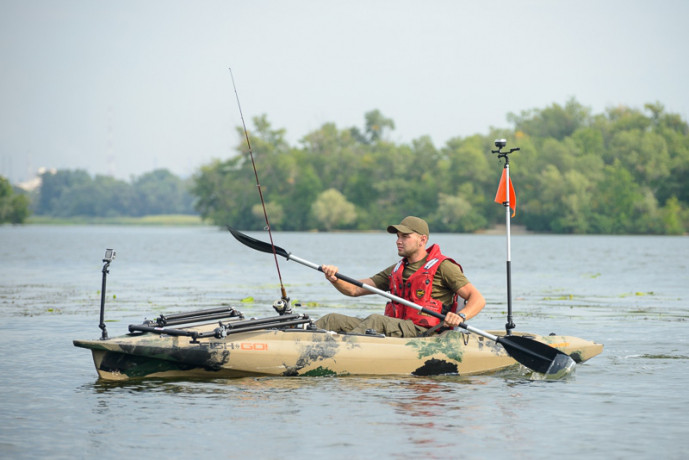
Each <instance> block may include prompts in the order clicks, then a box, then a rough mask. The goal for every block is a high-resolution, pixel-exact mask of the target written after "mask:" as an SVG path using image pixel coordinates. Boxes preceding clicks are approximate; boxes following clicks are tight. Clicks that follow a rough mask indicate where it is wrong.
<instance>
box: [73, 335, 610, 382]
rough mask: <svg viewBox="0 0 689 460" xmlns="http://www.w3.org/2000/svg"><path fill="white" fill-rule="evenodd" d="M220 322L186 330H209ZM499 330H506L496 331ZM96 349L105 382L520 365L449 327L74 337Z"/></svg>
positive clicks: (559, 343)
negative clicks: (396, 331)
mask: <svg viewBox="0 0 689 460" xmlns="http://www.w3.org/2000/svg"><path fill="white" fill-rule="evenodd" d="M214 327H216V325H215V324H212V323H209V324H206V325H200V326H193V327H189V328H185V329H188V330H193V331H198V332H206V331H209V330H212V329H213V328H214ZM491 333H492V334H494V335H498V336H499V335H504V332H496V331H491ZM513 334H514V335H525V336H528V337H530V338H533V339H534V340H537V341H539V342H543V343H546V344H548V345H550V346H552V347H554V348H557V349H558V350H560V351H562V352H564V353H566V354H568V355H570V356H571V357H572V358H573V359H574V360H575V361H576V362H584V361H586V360H588V359H590V358H592V357H594V356H596V355H598V354H600V353H601V352H602V350H603V345H601V344H598V343H595V342H591V341H588V340H584V339H580V338H577V337H571V336H561V335H550V336H540V335H536V334H527V333H513ZM74 345H75V346H77V347H81V348H86V349H89V350H91V351H92V354H93V361H94V364H95V367H96V371H97V372H98V376H99V377H100V378H101V379H104V380H119V381H121V380H130V379H141V378H211V379H213V378H238V377H248V376H327V375H337V376H345V375H357V376H374V375H375V376H405V375H406V376H410V375H417V376H423V375H442V374H458V375H473V374H482V373H489V372H495V371H498V370H501V369H505V368H507V367H510V366H514V365H516V364H517V363H516V361H515V360H514V359H513V358H511V357H510V356H509V355H508V354H507V352H506V351H505V349H504V348H503V347H502V345H500V344H498V343H496V342H494V341H493V340H490V339H486V338H484V337H482V336H479V335H477V334H474V333H467V332H465V331H446V332H444V333H442V334H438V335H434V336H431V337H415V338H394V337H385V336H382V335H368V334H367V335H358V334H336V333H333V332H329V331H324V330H314V329H303V328H287V329H284V328H278V329H262V330H255V331H247V332H239V333H235V334H231V335H227V336H225V337H220V338H218V337H212V336H211V337H203V338H200V339H199V338H190V337H188V336H178V335H177V336H176V335H167V334H165V333H164V331H162V333H161V331H158V332H157V333H151V332H146V333H132V334H127V335H123V336H120V337H113V338H109V339H104V340H75V341H74Z"/></svg>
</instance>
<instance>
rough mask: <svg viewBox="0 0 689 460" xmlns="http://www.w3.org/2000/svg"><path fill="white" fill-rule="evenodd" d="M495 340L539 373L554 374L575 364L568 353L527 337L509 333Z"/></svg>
mask: <svg viewBox="0 0 689 460" xmlns="http://www.w3.org/2000/svg"><path fill="white" fill-rule="evenodd" d="M497 341H498V343H500V344H501V345H502V346H503V347H505V350H506V351H507V353H508V354H509V355H510V356H511V357H513V358H514V359H515V360H517V361H518V362H519V363H520V364H522V365H524V366H526V367H528V368H529V369H531V370H533V371H535V372H538V373H541V374H546V375H556V374H560V373H562V372H563V371H566V372H569V370H570V369H571V368H572V367H574V365H575V362H574V360H573V359H572V358H570V357H569V355H567V354H565V353H563V352H561V351H560V350H558V349H557V348H553V347H551V346H550V345H546V344H545V343H541V342H538V341H536V340H533V339H530V338H528V337H523V336H518V335H510V336H506V337H498V340H497Z"/></svg>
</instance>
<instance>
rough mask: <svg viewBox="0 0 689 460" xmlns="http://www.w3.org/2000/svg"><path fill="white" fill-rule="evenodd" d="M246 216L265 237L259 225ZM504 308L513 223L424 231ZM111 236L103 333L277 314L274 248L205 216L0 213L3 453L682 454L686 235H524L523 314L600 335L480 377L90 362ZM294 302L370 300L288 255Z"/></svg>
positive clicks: (383, 261) (518, 296) (349, 257)
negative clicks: (114, 379) (126, 221)
mask: <svg viewBox="0 0 689 460" xmlns="http://www.w3.org/2000/svg"><path fill="white" fill-rule="evenodd" d="M250 235H252V236H254V237H257V238H260V239H263V240H264V241H268V236H267V234H265V233H250ZM431 236H432V238H431V241H432V242H437V243H439V244H440V246H441V247H442V248H443V251H444V253H446V254H448V255H450V256H452V257H454V258H456V259H457V260H458V261H460V262H461V263H462V265H463V266H464V269H465V272H466V273H467V276H468V277H469V279H470V280H471V281H472V282H473V283H474V284H475V285H476V286H477V287H478V288H479V289H480V290H481V291H482V292H483V294H484V295H485V297H486V299H487V301H488V304H487V306H486V308H485V309H484V311H483V312H482V313H481V315H479V316H478V317H477V318H475V319H474V320H472V321H471V323H472V324H473V325H474V326H476V327H478V328H480V329H502V328H503V327H504V324H505V322H506V318H505V315H506V290H505V256H506V254H505V246H506V245H505V237H504V235H503V236H497V235H463V234H458V235H448V234H444V235H431ZM273 237H274V240H275V244H277V245H278V246H281V247H283V248H285V249H286V250H288V251H290V252H292V253H293V254H295V255H297V256H299V257H301V258H304V259H307V260H310V261H313V262H316V263H319V264H320V263H332V264H336V265H338V266H339V267H340V271H341V272H342V273H344V274H347V275H350V276H353V277H355V278H363V277H368V276H370V275H372V274H374V273H375V272H377V271H378V270H379V269H381V268H383V267H384V266H386V265H387V264H389V263H392V262H394V261H395V260H396V258H397V256H396V251H395V247H394V237H392V236H390V235H388V234H385V233H361V234H350V233H342V234H339V233H336V234H319V233H280V232H277V233H275V234H274V235H273ZM106 248H114V249H115V250H116V251H117V258H116V259H115V261H114V262H113V263H112V265H111V267H110V275H109V277H108V286H107V305H106V307H107V308H106V320H107V328H108V333H109V334H110V336H116V335H121V334H124V333H125V332H126V329H127V325H128V324H133V323H140V322H141V321H142V320H143V319H144V318H153V317H156V316H158V315H159V314H160V313H161V312H166V313H173V312H180V311H190V310H196V309H199V308H210V307H214V306H219V305H221V304H231V305H233V306H237V307H238V308H239V309H240V310H242V311H243V312H244V313H245V314H246V315H247V316H263V315H272V314H273V313H274V312H273V310H272V308H271V305H272V302H273V301H274V300H276V299H278V298H279V297H280V288H279V283H278V281H277V274H276V273H277V272H276V268H275V263H274V260H273V257H272V255H268V254H263V253H258V252H256V251H253V250H251V249H248V248H246V247H244V246H242V245H241V244H240V243H238V242H237V241H236V240H234V239H233V238H232V237H231V236H230V235H229V233H227V232H226V231H220V230H218V229H216V228H210V227H175V228H166V227H129V226H123V227H118V226H66V227H62V226H24V227H10V226H3V227H0V354H1V356H2V358H0V457H1V458H12V459H14V458H57V459H59V458H65V459H67V458H69V459H72V458H103V459H120V458H127V457H129V458H131V457H146V456H153V457H155V458H180V459H181V458H192V457H204V458H258V459H277V458H301V457H304V456H308V457H315V456H317V457H327V458H332V459H350V458H374V457H380V458H396V459H407V458H409V459H417V458H469V459H492V458H551V457H554V458H601V459H611V458H625V459H628V458H654V459H656V458H663V459H665V458H670V459H679V458H686V455H687V453H686V452H687V449H688V448H689V441H687V438H688V435H689V416H688V415H687V407H689V390H687V379H688V378H689V349H688V347H689V343H688V340H687V337H688V336H689V334H688V332H689V331H688V328H687V327H688V325H689V324H688V322H687V320H688V319H689V288H688V287H687V285H688V282H689V276H688V274H689V270H688V265H689V264H688V263H687V258H688V257H689V238H686V237H645V236H617V237H611V236H544V235H514V236H512V271H513V274H512V275H513V276H512V284H513V296H514V302H513V303H514V306H513V307H514V321H515V323H516V325H517V330H521V331H531V332H535V333H541V334H547V333H549V332H557V333H562V334H566V335H575V336H579V337H583V338H587V339H590V340H594V341H597V342H601V343H603V344H604V345H605V349H604V351H603V354H601V355H599V356H597V357H596V358H594V359H592V360H591V361H589V362H587V363H584V364H581V365H579V366H577V368H576V370H575V372H574V373H573V374H572V375H570V376H568V377H567V378H565V379H563V380H558V381H535V380H529V379H528V377H527V376H526V375H525V374H523V373H521V372H520V371H519V370H517V369H513V370H508V371H504V372H502V373H498V374H492V375H482V376H474V377H460V376H442V377H405V378H397V377H396V378H358V377H346V378H327V377H324V378H243V379H236V380H211V381H197V380H174V381H164V380H153V381H142V382H135V383H124V384H113V383H105V382H101V381H99V380H98V379H97V374H96V371H95V369H94V367H93V362H92V360H91V354H90V352H88V351H87V350H83V349H79V348H75V347H74V346H73V345H72V340H73V339H76V338H81V339H89V338H99V337H100V332H101V331H100V329H98V320H99V318H98V315H99V306H100V287H101V276H102V275H101V268H102V262H101V259H102V257H103V254H104V251H105V249H106ZM279 262H280V270H281V273H282V277H283V280H284V283H285V287H286V289H287V293H288V295H289V296H290V297H291V298H292V299H293V300H295V299H296V300H299V301H300V302H301V304H302V306H301V307H300V308H299V309H298V311H300V312H305V313H308V314H309V315H310V316H312V317H319V316H321V315H323V314H325V313H327V312H331V311H338V312H342V313H345V314H354V315H360V316H364V315H367V314H369V313H371V312H379V311H382V305H383V304H384V299H382V298H378V297H376V296H366V297H364V298H359V299H351V298H347V297H343V296H342V295H340V294H339V293H337V292H336V291H335V290H334V289H333V288H332V287H331V286H330V285H329V283H327V282H325V280H324V279H323V276H322V274H320V273H318V272H316V271H314V270H312V269H309V268H307V267H304V266H302V265H298V264H296V263H295V262H286V261H285V260H284V259H279Z"/></svg>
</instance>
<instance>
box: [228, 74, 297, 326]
mask: <svg viewBox="0 0 689 460" xmlns="http://www.w3.org/2000/svg"><path fill="white" fill-rule="evenodd" d="M229 69H230V78H231V79H232V87H233V88H234V95H235V97H236V98H237V107H238V108H239V116H240V117H241V119H242V127H243V128H244V137H245V138H246V145H247V146H248V147H249V157H250V158H251V165H252V166H253V168H254V177H255V178H256V188H258V196H259V197H260V198H261V206H262V207H263V217H264V218H265V221H266V229H267V230H268V236H269V238H270V245H271V247H272V248H273V258H274V259H275V268H276V269H277V272H278V279H279V280H280V291H281V293H282V297H281V299H280V300H278V301H276V302H275V303H274V304H273V308H275V310H277V311H278V313H280V314H281V315H282V314H285V313H291V312H290V308H289V297H287V291H285V285H284V283H283V282H282V274H281V273H280V264H279V263H278V256H277V252H276V251H275V244H274V243H273V232H272V231H271V229H270V222H268V211H266V202H265V200H264V199H263V191H262V189H261V183H260V181H259V180H258V171H257V170H256V162H255V161H254V152H253V149H252V148H251V141H250V140H249V132H248V131H247V129H246V123H245V122H244V114H243V113H242V104H241V103H240V102H239V94H238V93H237V85H236V84H235V82H234V74H233V73H232V67H229Z"/></svg>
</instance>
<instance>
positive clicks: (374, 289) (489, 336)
mask: <svg viewBox="0 0 689 460" xmlns="http://www.w3.org/2000/svg"><path fill="white" fill-rule="evenodd" d="M287 260H293V261H295V262H297V263H300V264H302V265H305V266H307V267H309V268H313V269H314V270H318V271H319V272H323V267H322V266H320V265H318V264H315V263H313V262H309V261H308V260H304V259H302V258H301V257H297V256H295V255H293V254H289V253H288V254H287ZM335 276H336V277H337V279H340V280H342V281H345V282H347V283H350V284H353V285H355V286H358V287H360V288H363V289H366V290H367V291H369V292H373V293H374V294H378V295H380V296H383V297H386V298H388V299H390V300H393V301H395V302H397V303H400V304H402V305H405V306H407V307H410V308H413V309H415V310H418V311H420V312H422V313H425V314H427V315H431V316H435V317H436V318H438V319H440V320H444V319H445V315H443V314H442V313H438V312H435V311H433V310H429V309H428V308H424V307H422V306H421V305H417V304H415V303H414V302H410V301H409V300H407V299H403V298H402V297H398V296H396V295H394V294H390V293H389V292H386V291H383V290H381V289H378V288H377V287H375V286H371V285H370V284H366V283H362V282H361V281H359V280H356V279H354V278H350V277H349V276H347V275H343V274H341V273H335ZM459 327H461V328H463V329H466V330H467V331H470V332H473V333H475V334H478V335H481V336H483V337H485V338H487V339H490V340H493V341H495V342H498V338H499V337H498V336H496V335H493V334H490V333H488V332H485V331H482V330H481V329H476V328H475V327H473V326H469V325H468V324H465V323H464V322H462V323H459Z"/></svg>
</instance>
